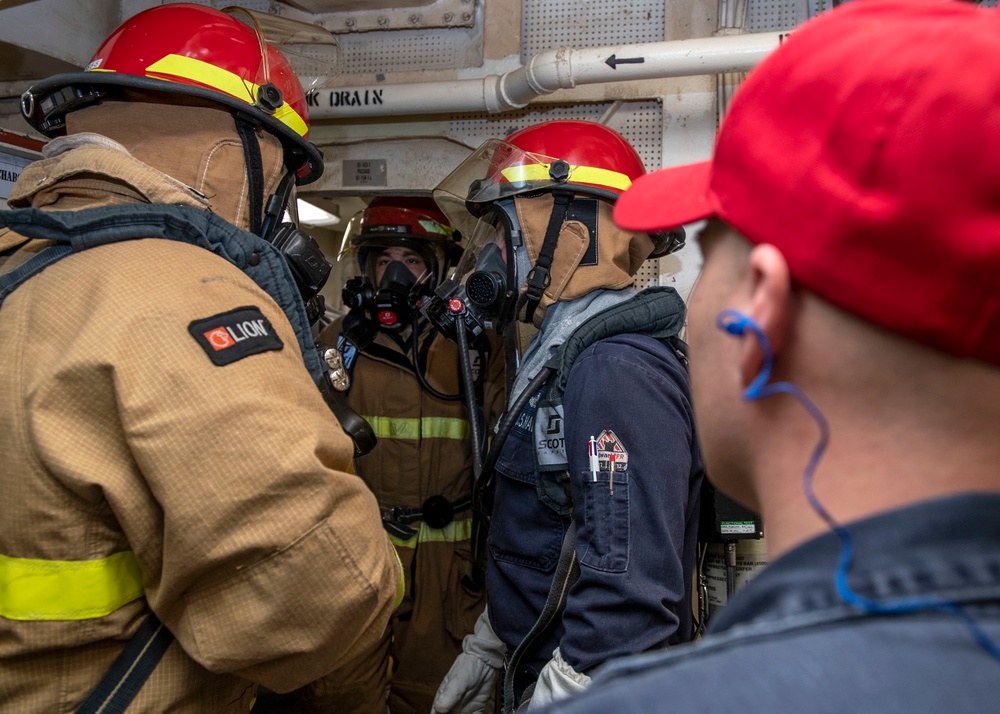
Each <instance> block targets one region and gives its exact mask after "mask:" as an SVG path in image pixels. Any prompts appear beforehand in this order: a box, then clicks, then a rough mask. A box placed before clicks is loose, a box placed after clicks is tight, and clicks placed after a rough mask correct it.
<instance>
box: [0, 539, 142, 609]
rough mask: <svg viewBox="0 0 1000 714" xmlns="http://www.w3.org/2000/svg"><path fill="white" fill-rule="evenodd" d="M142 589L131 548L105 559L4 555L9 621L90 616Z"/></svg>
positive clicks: (1, 583) (1, 600)
mask: <svg viewBox="0 0 1000 714" xmlns="http://www.w3.org/2000/svg"><path fill="white" fill-rule="evenodd" d="M143 592H144V590H143V587H142V572H141V571H140V570H139V563H138V561H137V560H136V559H135V554H134V553H133V552H132V551H130V550H127V551H125V552H123V553H115V554H114V555H112V556H109V557H107V558H103V559H101V560H31V559H29V558H12V557H9V556H6V555H0V617H4V618H6V619H8V620H26V621H36V620H40V621H53V620H91V619H94V618H98V617H104V616H105V615H109V614H111V613H112V612H114V611H115V610H117V609H118V608H120V607H121V606H123V605H125V604H127V603H130V602H132V601H133V600H136V599H138V598H140V597H142V594H143Z"/></svg>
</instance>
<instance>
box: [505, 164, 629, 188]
mask: <svg viewBox="0 0 1000 714" xmlns="http://www.w3.org/2000/svg"><path fill="white" fill-rule="evenodd" d="M500 173H501V175H502V176H503V177H504V178H505V179H507V180H508V181H510V182H512V183H518V182H521V181H548V182H552V183H555V181H554V180H553V179H552V177H551V176H549V164H530V165H527V166H510V167H508V168H506V169H501V170H500ZM569 178H570V180H571V181H575V182H577V183H592V184H595V185H597V186H607V187H608V188H616V189H618V190H619V191H624V190H625V189H627V188H628V187H629V186H631V185H632V179H630V178H629V177H628V176H626V175H625V174H622V173H618V172H617V171H612V170H611V169H599V168H597V167H596V166H570V167H569Z"/></svg>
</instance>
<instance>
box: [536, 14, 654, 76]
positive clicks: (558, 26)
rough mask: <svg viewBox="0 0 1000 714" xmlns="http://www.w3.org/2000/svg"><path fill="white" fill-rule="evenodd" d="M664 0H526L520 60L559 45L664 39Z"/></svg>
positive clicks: (573, 45)
mask: <svg viewBox="0 0 1000 714" xmlns="http://www.w3.org/2000/svg"><path fill="white" fill-rule="evenodd" d="M663 8H664V4H663V0H618V1H617V2H615V1H610V0H583V2H581V1H580V0H524V2H523V3H522V7H521V61H522V62H525V61H527V60H528V58H530V57H531V56H532V55H535V54H538V53H539V52H544V51H546V50H555V49H559V48H560V47H576V48H581V47H602V46H604V45H616V44H634V43H638V42H661V41H662V40H663Z"/></svg>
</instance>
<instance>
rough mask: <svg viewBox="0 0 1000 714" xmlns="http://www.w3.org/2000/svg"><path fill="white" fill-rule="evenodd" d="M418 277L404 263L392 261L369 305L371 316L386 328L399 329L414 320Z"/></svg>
mask: <svg viewBox="0 0 1000 714" xmlns="http://www.w3.org/2000/svg"><path fill="white" fill-rule="evenodd" d="M416 283H417V279H416V278H415V277H414V276H413V273H411V272H410V269H409V268H407V267H406V265H405V264H404V263H401V262H400V261H398V260H393V261H390V262H389V264H388V265H386V266H385V272H384V273H382V280H381V281H380V282H379V284H378V290H377V292H376V293H375V296H374V298H373V299H372V302H371V305H370V306H369V313H370V315H371V318H372V319H373V320H374V321H375V322H376V323H378V326H379V327H381V328H382V329H385V330H398V329H400V328H401V327H403V326H405V325H409V324H410V323H411V322H412V321H413V316H414V308H415V306H414V302H415V298H416V292H417V291H416V290H415V287H416Z"/></svg>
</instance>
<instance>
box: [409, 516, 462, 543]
mask: <svg viewBox="0 0 1000 714" xmlns="http://www.w3.org/2000/svg"><path fill="white" fill-rule="evenodd" d="M471 537H472V519H471V518H466V519H465V520H462V521H452V522H451V523H449V524H448V525H446V526H445V527H444V528H431V527H430V526H429V525H427V524H426V523H423V522H421V523H420V528H418V529H417V534H416V535H415V536H413V537H412V538H397V537H396V536H394V535H392V534H391V533H390V534H389V540H391V541H392V544H393V545H395V546H398V547H400V548H416V547H417V544H418V543H457V542H459V541H463V540H469V539H470V538H471Z"/></svg>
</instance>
